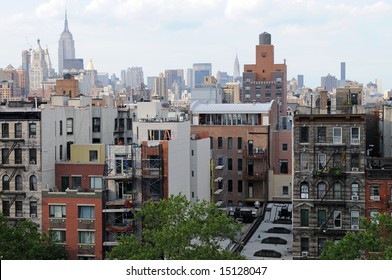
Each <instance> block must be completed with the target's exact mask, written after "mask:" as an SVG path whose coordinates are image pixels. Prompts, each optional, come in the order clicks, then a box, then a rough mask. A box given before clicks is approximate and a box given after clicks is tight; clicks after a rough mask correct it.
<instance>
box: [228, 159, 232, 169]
mask: <svg viewBox="0 0 392 280" xmlns="http://www.w3.org/2000/svg"><path fill="white" fill-rule="evenodd" d="M227 170H233V159H232V158H228V159H227Z"/></svg>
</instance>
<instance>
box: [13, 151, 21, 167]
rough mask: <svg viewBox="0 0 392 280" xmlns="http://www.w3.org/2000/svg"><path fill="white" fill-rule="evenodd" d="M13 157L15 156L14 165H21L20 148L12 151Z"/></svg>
mask: <svg viewBox="0 0 392 280" xmlns="http://www.w3.org/2000/svg"><path fill="white" fill-rule="evenodd" d="M14 151H15V152H14V155H15V164H22V149H21V148H15V150H14Z"/></svg>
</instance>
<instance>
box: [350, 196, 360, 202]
mask: <svg viewBox="0 0 392 280" xmlns="http://www.w3.org/2000/svg"><path fill="white" fill-rule="evenodd" d="M358 199H359V197H358V195H352V196H351V200H354V201H357V200H358Z"/></svg>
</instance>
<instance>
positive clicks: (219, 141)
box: [218, 137, 223, 149]
mask: <svg viewBox="0 0 392 280" xmlns="http://www.w3.org/2000/svg"><path fill="white" fill-rule="evenodd" d="M222 148H223V139H222V137H218V149H222Z"/></svg>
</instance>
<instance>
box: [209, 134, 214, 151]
mask: <svg viewBox="0 0 392 280" xmlns="http://www.w3.org/2000/svg"><path fill="white" fill-rule="evenodd" d="M213 148H214V138H213V137H210V150H212V149H213Z"/></svg>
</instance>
